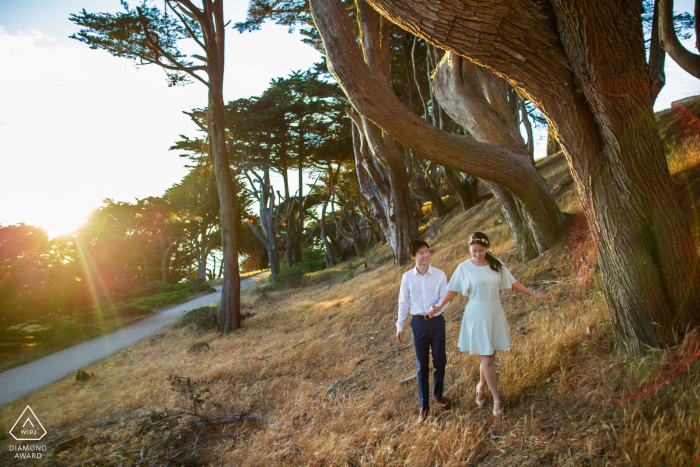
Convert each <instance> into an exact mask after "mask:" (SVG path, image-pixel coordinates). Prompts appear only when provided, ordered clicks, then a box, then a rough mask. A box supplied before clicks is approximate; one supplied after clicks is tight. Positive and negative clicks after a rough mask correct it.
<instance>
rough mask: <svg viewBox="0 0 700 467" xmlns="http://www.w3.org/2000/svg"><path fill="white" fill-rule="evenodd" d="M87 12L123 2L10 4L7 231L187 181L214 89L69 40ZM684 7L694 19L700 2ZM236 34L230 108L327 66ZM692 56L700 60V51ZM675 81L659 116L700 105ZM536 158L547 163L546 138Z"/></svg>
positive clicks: (6, 22) (0, 213)
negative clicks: (192, 113)
mask: <svg viewBox="0 0 700 467" xmlns="http://www.w3.org/2000/svg"><path fill="white" fill-rule="evenodd" d="M86 4H87V5H89V6H86ZM83 7H86V9H88V11H89V12H102V11H104V12H116V11H119V10H120V9H121V7H120V4H119V1H118V0H91V1H90V2H86V1H85V0H80V1H78V0H62V1H60V2H56V1H51V0H23V1H21V2H13V1H7V0H5V1H0V63H2V64H3V70H2V72H1V73H0V173H1V174H2V176H1V178H0V225H12V224H16V223H19V222H24V223H27V224H32V225H36V226H40V227H44V228H46V229H47V230H48V232H49V234H50V235H51V236H55V235H59V234H62V233H65V232H68V231H70V230H72V229H74V228H75V227H77V226H78V225H79V224H80V223H81V222H82V221H83V220H84V219H85V217H86V215H87V214H88V212H89V211H90V210H91V209H92V208H94V207H98V206H100V205H101V204H102V200H103V199H105V198H111V199H114V200H117V201H129V202H133V201H134V200H135V198H144V197H147V196H160V195H162V194H163V192H164V191H165V190H166V189H167V188H169V187H170V186H172V185H173V184H175V183H177V182H179V181H180V179H181V178H182V177H183V176H184V175H185V173H186V171H187V169H186V168H184V163H185V161H184V160H183V159H181V158H179V157H178V156H177V154H176V153H175V152H170V151H168V148H169V147H170V146H171V145H172V144H173V143H174V142H175V141H176V140H177V139H178V138H179V135H180V134H187V135H190V136H193V135H195V134H196V129H195V127H194V125H193V124H192V123H191V122H190V120H189V117H187V116H186V115H184V114H182V111H183V110H190V109H192V108H195V107H203V106H205V105H206V88H205V87H204V86H203V85H201V84H199V83H192V84H190V85H187V86H184V87H177V88H168V87H167V85H166V81H165V75H164V73H163V71H162V70H160V69H159V68H156V67H153V66H147V67H141V68H140V69H137V68H136V67H135V66H134V63H133V62H131V61H129V60H127V59H123V58H115V57H112V56H111V55H109V54H108V53H107V52H102V51H96V50H90V49H89V48H88V47H87V46H86V45H84V44H81V43H79V42H77V41H75V40H72V39H69V38H68V36H70V35H71V34H72V33H74V32H76V31H77V27H75V25H74V24H73V23H71V22H70V21H68V16H69V14H71V13H78V12H79V11H80V10H82V8H83ZM246 8H247V1H244V0H236V1H230V0H229V1H228V2H227V3H226V4H225V12H226V16H227V18H229V19H231V20H232V21H233V22H234V23H235V22H237V21H241V20H243V19H244V18H245V11H246ZM675 8H676V10H677V11H681V10H686V11H692V8H693V3H692V1H691V0H683V1H676V6H675ZM226 34H227V43H226V53H227V56H226V72H225V89H224V98H225V99H226V100H232V99H237V98H240V97H249V96H253V95H259V94H260V93H262V92H263V91H264V90H265V89H266V88H267V86H268V84H269V82H270V80H271V79H273V78H276V77H280V76H286V75H287V74H288V73H289V72H291V71H294V70H306V69H308V68H310V67H311V66H312V64H313V63H314V62H317V61H319V60H320V55H319V54H318V53H317V52H316V51H314V50H313V49H312V48H311V47H309V46H308V45H306V44H303V43H302V42H301V41H300V36H299V35H297V34H292V35H290V34H289V33H288V31H287V28H285V27H283V26H276V25H272V24H267V25H265V26H263V28H262V30H261V31H256V32H254V33H245V34H242V35H241V34H239V33H238V32H236V31H234V30H232V29H228V30H227V31H226ZM686 47H688V48H689V49H690V50H693V51H695V48H694V45H693V42H692V40H691V41H686ZM666 73H667V78H668V84H667V85H666V87H665V88H664V89H663V91H662V92H661V94H660V95H659V97H658V100H657V104H656V109H657V110H661V109H664V108H668V107H669V106H670V104H671V102H672V101H674V100H678V99H680V98H683V97H687V96H691V95H696V94H700V81H699V80H697V79H695V78H693V77H691V76H690V75H688V74H687V73H685V72H684V71H682V70H680V68H679V67H678V66H677V65H676V64H675V63H674V62H673V61H672V60H670V58H667V61H666ZM536 151H537V152H536V155H537V157H541V156H543V155H544V140H543V139H539V140H538V141H537V145H536ZM293 189H296V187H294V188H293Z"/></svg>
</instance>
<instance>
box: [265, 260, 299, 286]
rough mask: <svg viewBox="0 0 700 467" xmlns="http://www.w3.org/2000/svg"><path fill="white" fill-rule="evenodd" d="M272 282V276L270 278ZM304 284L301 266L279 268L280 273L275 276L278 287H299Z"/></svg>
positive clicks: (284, 265)
mask: <svg viewBox="0 0 700 467" xmlns="http://www.w3.org/2000/svg"><path fill="white" fill-rule="evenodd" d="M270 280H272V276H270ZM303 283H304V269H303V267H302V265H301V264H295V265H294V266H288V265H286V264H283V265H281V266H280V273H279V274H277V284H278V285H277V286H278V287H301V285H302V284H303Z"/></svg>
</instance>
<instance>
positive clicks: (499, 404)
mask: <svg viewBox="0 0 700 467" xmlns="http://www.w3.org/2000/svg"><path fill="white" fill-rule="evenodd" d="M496 404H498V410H496ZM501 415H503V409H502V408H501V401H493V416H494V417H496V418H498V417H500V416H501Z"/></svg>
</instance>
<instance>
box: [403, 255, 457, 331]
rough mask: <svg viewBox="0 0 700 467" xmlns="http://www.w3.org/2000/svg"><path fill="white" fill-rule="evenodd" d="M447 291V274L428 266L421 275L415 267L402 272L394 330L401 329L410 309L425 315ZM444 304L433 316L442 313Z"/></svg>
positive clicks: (417, 313) (413, 313) (412, 311)
mask: <svg viewBox="0 0 700 467" xmlns="http://www.w3.org/2000/svg"><path fill="white" fill-rule="evenodd" d="M446 293H447V276H446V275H445V273H444V272H442V271H441V270H439V269H436V268H434V267H432V266H428V272H426V273H425V275H423V276H421V275H420V274H419V273H418V270H417V269H416V268H413V269H411V270H410V271H407V272H405V273H404V275H403V277H402V278H401V290H400V291H399V319H398V321H396V331H397V332H398V331H403V324H404V321H406V318H407V317H408V312H409V310H410V312H411V314H412V315H427V314H428V312H429V311H430V307H431V306H433V305H438V304H439V303H440V302H441V301H442V299H443V298H445V294H446ZM447 305H449V303H447V304H445V306H444V307H442V310H440V311H439V312H438V313H437V314H436V315H435V316H437V315H440V314H442V312H443V310H444V309H445V307H447Z"/></svg>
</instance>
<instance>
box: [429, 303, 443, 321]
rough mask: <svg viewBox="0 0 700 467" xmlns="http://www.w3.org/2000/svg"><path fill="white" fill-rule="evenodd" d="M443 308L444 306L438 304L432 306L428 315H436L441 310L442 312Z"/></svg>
mask: <svg viewBox="0 0 700 467" xmlns="http://www.w3.org/2000/svg"><path fill="white" fill-rule="evenodd" d="M441 308H442V307H438V306H436V305H433V306H431V307H430V311H429V312H428V316H430V317H431V318H432V317H433V316H435V313H439V312H440V309H441Z"/></svg>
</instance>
